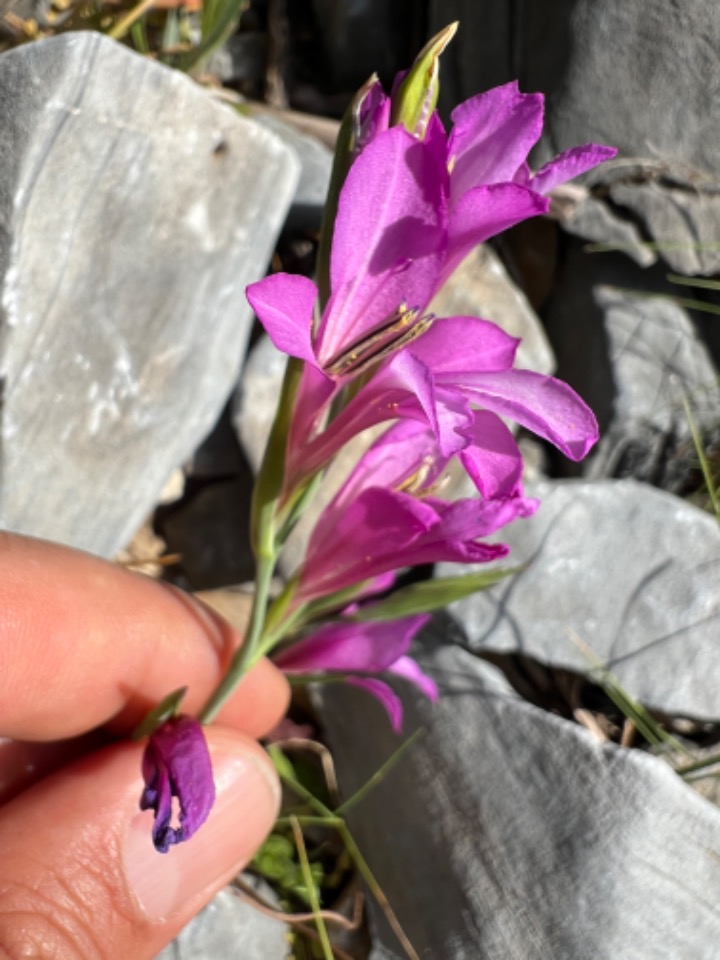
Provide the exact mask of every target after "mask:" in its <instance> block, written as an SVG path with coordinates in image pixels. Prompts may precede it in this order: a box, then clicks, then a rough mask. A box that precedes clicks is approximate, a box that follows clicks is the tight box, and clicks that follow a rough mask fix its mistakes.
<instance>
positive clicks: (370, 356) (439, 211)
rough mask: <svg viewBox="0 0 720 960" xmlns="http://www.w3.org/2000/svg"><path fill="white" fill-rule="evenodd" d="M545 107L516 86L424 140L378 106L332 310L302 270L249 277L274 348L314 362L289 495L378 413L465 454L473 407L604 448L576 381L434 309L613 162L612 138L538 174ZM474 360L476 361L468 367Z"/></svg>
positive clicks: (348, 206) (357, 179)
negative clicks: (349, 395) (482, 251)
mask: <svg viewBox="0 0 720 960" xmlns="http://www.w3.org/2000/svg"><path fill="white" fill-rule="evenodd" d="M377 102H378V103H382V102H383V101H382V100H381V99H378V101H377ZM543 107H544V105H543V97H542V95H541V94H523V93H520V91H519V90H518V87H517V83H510V84H506V85H505V86H502V87H497V88H496V89H494V90H490V91H489V92H487V93H484V94H481V95H479V96H477V97H473V98H471V99H470V100H468V101H467V102H465V103H464V104H462V105H461V106H459V107H458V108H457V109H456V110H455V111H454V112H453V115H452V119H453V126H452V129H451V131H450V134H449V135H447V134H446V133H445V130H444V129H443V126H442V123H441V121H440V119H439V117H438V116H437V113H433V114H432V116H431V118H430V122H429V123H428V124H427V125H426V128H425V135H424V137H423V138H422V139H420V138H419V137H418V136H416V135H413V134H411V133H410V132H408V131H407V130H406V129H405V127H404V126H401V125H398V126H390V127H385V123H386V120H385V118H386V116H387V111H384V112H383V115H382V122H379V123H377V124H375V125H374V126H373V127H372V136H370V137H369V138H368V142H367V143H366V145H365V146H364V148H363V149H362V150H361V152H360V153H359V155H358V156H357V158H356V159H355V160H354V162H353V164H352V166H351V168H350V170H349V173H348V175H347V178H346V179H345V182H344V185H343V187H342V190H341V191H340V197H339V202H338V209H337V217H336V219H335V224H334V233H333V241H332V251H331V256H330V297H329V300H328V303H327V306H326V308H325V309H324V311H323V312H322V315H321V316H320V317H319V318H318V317H315V319H314V311H315V309H316V301H317V289H316V287H315V284H313V283H312V281H311V280H308V279H307V278H305V277H298V276H291V275H288V274H283V273H278V274H275V275H273V276H270V277H267V278H265V279H264V280H262V281H260V282H259V283H255V284H251V285H250V286H249V287H248V290H247V296H248V300H249V301H250V303H251V305H252V307H253V308H254V310H255V312H256V314H257V316H258V318H259V319H260V321H261V323H262V324H263V326H264V327H265V329H266V330H267V332H268V334H269V335H270V337H271V339H272V340H273V342H274V343H275V345H276V346H277V347H278V348H279V349H280V350H282V351H283V352H285V353H288V354H289V355H290V356H293V357H297V358H299V359H301V360H303V361H305V373H304V376H303V381H302V384H301V387H300V390H299V394H298V397H297V403H296V416H295V418H294V423H293V427H292V430H291V433H290V438H289V443H288V451H287V479H286V492H287V490H288V489H292V488H293V486H296V485H298V484H299V483H301V482H302V481H303V479H304V478H305V477H307V476H308V475H310V474H312V473H313V472H315V471H316V470H318V469H320V468H321V467H322V466H324V465H325V464H326V463H327V462H328V461H329V460H330V458H331V457H332V456H333V455H334V454H335V452H336V451H337V450H338V449H339V447H340V446H342V445H343V444H344V443H345V442H346V441H347V439H348V438H349V437H350V436H352V435H353V434H355V433H357V432H359V430H362V429H365V428H366V427H369V426H372V425H374V424H376V423H379V422H382V421H384V420H389V419H396V418H398V417H409V418H411V419H416V420H421V421H423V422H424V423H426V424H429V425H430V426H431V428H432V429H433V430H434V432H435V434H436V437H437V439H438V441H439V442H440V443H441V445H442V446H443V448H444V450H445V452H446V453H452V452H455V450H457V449H459V448H461V447H462V445H463V440H462V431H463V428H464V427H467V426H468V424H469V423H470V420H471V414H470V404H475V405H478V406H480V407H482V408H483V409H484V410H488V411H492V412H494V413H495V414H498V415H499V416H503V417H511V418H512V419H514V420H516V421H517V422H518V423H520V424H521V425H522V426H524V427H526V428H528V429H530V430H533V431H535V432H536V433H538V434H539V435H540V436H542V437H544V438H545V439H547V440H549V441H550V442H552V443H554V444H556V445H557V446H558V447H559V449H560V450H561V451H562V452H563V453H565V455H566V456H569V457H571V458H572V459H581V458H582V457H583V456H584V455H585V454H586V453H587V451H588V450H589V448H590V447H591V446H592V445H593V444H594V442H595V440H596V439H597V425H596V422H595V418H594V416H593V415H592V413H591V411H590V410H588V408H587V407H586V406H585V404H584V403H583V402H582V400H580V398H579V397H577V395H576V394H575V393H574V392H573V391H572V390H571V389H570V388H569V387H568V386H566V385H565V384H563V383H561V382H559V381H557V380H555V379H553V378H551V377H545V376H541V375H540V374H536V373H533V372H531V371H525V370H514V369H511V368H512V363H513V358H514V348H513V349H512V350H511V351H510V352H508V351H505V352H501V353H500V354H497V353H496V352H494V351H493V349H492V347H491V348H490V351H489V353H488V352H487V351H488V346H489V341H492V340H493V337H495V339H497V338H499V337H500V336H501V334H500V331H497V334H493V333H492V332H491V330H490V328H491V327H493V325H492V324H489V323H487V322H486V321H480V320H477V319H476V318H471V317H451V318H445V319H443V318H434V317H432V316H430V315H429V314H428V313H427V306H428V304H429V303H430V301H431V299H432V297H433V296H434V294H435V293H436V292H437V291H438V290H439V289H440V287H441V286H442V285H443V283H444V282H445V281H446V280H447V279H448V277H449V276H450V274H451V273H452V272H453V270H454V269H455V268H456V267H457V266H458V265H459V263H460V262H461V261H462V260H463V259H464V257H465V256H466V255H467V254H468V253H469V252H470V251H471V250H472V249H473V248H474V247H475V246H477V244H479V243H481V242H483V241H485V240H487V239H488V238H489V237H491V236H493V235H495V234H496V233H499V232H500V231H502V230H505V229H507V228H508V227H511V226H513V225H515V224H517V223H519V222H520V221H522V220H525V219H527V218H528V217H533V216H536V215H537V214H541V213H545V212H546V211H547V210H548V208H549V201H548V200H547V198H546V196H545V194H546V193H547V192H548V191H549V190H551V189H552V188H553V187H556V186H558V185H559V184H561V183H564V182H565V181H566V180H568V179H571V178H572V177H575V176H578V175H579V174H581V173H584V172H586V171H587V170H590V169H591V168H592V167H594V166H596V165H597V164H599V163H601V162H603V161H605V160H607V159H609V158H611V157H612V156H614V154H615V151H614V150H613V149H612V148H609V147H604V146H600V145H596V144H587V145H585V146H581V147H576V148H573V149H571V150H568V151H566V152H564V153H562V154H560V155H559V156H558V157H556V158H555V159H554V160H552V161H550V162H549V163H548V164H546V165H545V166H544V167H543V168H542V169H541V170H540V171H538V172H537V173H535V174H533V172H532V171H531V170H530V167H529V166H528V163H527V157H528V154H529V152H530V150H531V148H532V147H533V146H534V145H535V143H536V142H537V140H538V139H539V137H540V134H541V131H542V119H543ZM495 329H496V330H497V328H495ZM506 339H507V340H509V339H510V338H506ZM431 344H432V349H431ZM439 344H441V349H439V350H438V349H437V345H439ZM477 359H479V360H480V365H478V364H477V363H471V362H470V361H471V360H472V361H475V360H477ZM369 371H372V372H373V374H374V375H373V376H372V378H371V379H370V382H368V383H366V384H365V385H364V386H363V388H362V389H361V390H360V391H359V393H358V394H357V395H356V396H355V397H354V399H353V400H351V401H350V403H348V404H347V406H346V407H345V408H344V409H343V410H342V411H341V412H340V413H339V415H338V416H337V417H336V418H335V420H334V421H333V422H332V423H331V424H330V426H329V428H328V429H326V430H324V431H322V427H323V425H324V422H323V417H324V413H325V412H326V411H327V410H328V408H329V404H330V402H331V401H332V400H333V399H334V397H335V396H336V395H337V394H338V393H339V392H340V391H341V390H342V389H343V387H344V386H345V385H346V384H347V383H348V382H349V381H351V380H353V379H354V378H356V377H358V376H361V375H365V374H367V373H368V372H369ZM321 431H322V432H321Z"/></svg>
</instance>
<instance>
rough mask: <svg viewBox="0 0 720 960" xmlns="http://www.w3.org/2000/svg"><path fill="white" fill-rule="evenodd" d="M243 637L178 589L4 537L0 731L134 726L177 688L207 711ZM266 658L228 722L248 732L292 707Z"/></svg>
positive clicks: (43, 734) (229, 708) (26, 734)
mask: <svg viewBox="0 0 720 960" xmlns="http://www.w3.org/2000/svg"><path fill="white" fill-rule="evenodd" d="M241 639H242V638H241V637H240V636H239V635H238V634H237V632H236V631H234V630H233V629H232V627H230V626H229V624H227V623H226V622H225V621H224V620H222V618H220V617H219V616H218V615H217V614H215V613H213V612H212V611H210V610H209V609H208V608H206V607H204V606H202V605H201V604H200V603H198V602H196V601H194V600H193V599H192V598H191V597H189V596H188V595H187V594H184V593H182V592H181V591H179V590H175V589H174V588H171V587H168V586H166V585H164V584H160V583H157V582H155V581H153V580H150V579H147V578H145V577H142V576H140V575H138V574H134V573H130V572H128V571H126V570H123V569H122V568H120V567H117V566H114V565H112V564H110V563H107V562H105V561H103V560H99V559H98V558H96V557H92V556H90V555H89V554H85V553H81V552H79V551H76V550H71V549H69V548H67V547H62V546H58V545H56V544H51V543H46V542H44V541H40V540H33V539H30V538H27V537H20V536H16V535H13V534H6V533H4V534H0V736H6V737H12V738H14V739H20V740H57V739H64V738H67V737H74V736H77V735H78V734H81V733H83V732H84V731H86V730H90V729H93V728H94V727H97V726H100V725H102V724H106V723H108V722H112V723H111V725H112V729H114V730H116V731H118V732H126V731H127V730H128V729H131V728H132V727H133V726H134V725H135V724H136V723H137V722H139V720H140V719H141V718H142V717H143V716H144V714H145V713H146V712H147V710H148V709H150V708H152V707H153V706H155V704H157V703H158V702H159V700H161V699H162V698H163V697H165V696H166V695H167V694H168V693H169V692H171V691H172V690H174V689H176V688H178V687H181V686H187V687H188V693H187V696H186V698H185V700H184V702H183V710H184V711H185V712H188V713H194V712H196V711H198V710H199V709H200V708H201V707H202V705H203V704H204V703H205V701H206V699H207V698H208V696H209V695H210V693H211V692H212V690H213V689H214V688H215V686H216V685H217V683H218V681H219V680H220V678H221V676H222V675H223V672H224V669H225V667H226V665H227V663H228V661H229V659H230V657H231V655H232V653H233V651H234V650H235V649H236V648H237V646H238V645H239V644H240V642H241ZM288 699H289V691H288V687H287V684H286V682H285V679H284V678H283V677H282V675H281V674H280V673H279V672H278V671H277V670H276V669H275V668H274V667H273V666H272V665H271V664H270V663H268V662H267V661H263V662H261V663H260V664H258V666H257V667H256V668H255V669H254V670H253V671H252V672H251V673H249V674H248V675H247V677H245V678H244V680H243V683H242V685H241V687H240V688H239V690H238V691H236V694H235V695H234V696H233V698H232V699H231V700H230V701H229V702H228V704H227V705H226V706H225V708H224V709H223V711H222V713H221V714H220V717H219V720H220V721H221V722H223V723H224V724H228V725H231V726H234V727H236V728H237V729H240V730H243V731H244V732H245V733H247V734H249V735H251V736H261V735H263V734H265V733H267V732H268V731H269V730H270V729H272V727H273V726H275V725H276V723H277V722H278V721H279V719H280V718H281V716H282V715H283V713H284V712H285V710H286V708H287V703H288Z"/></svg>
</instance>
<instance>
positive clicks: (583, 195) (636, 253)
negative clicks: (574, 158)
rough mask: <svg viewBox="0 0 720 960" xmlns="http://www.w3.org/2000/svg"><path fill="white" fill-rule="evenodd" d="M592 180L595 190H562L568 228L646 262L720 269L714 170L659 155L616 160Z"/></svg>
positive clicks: (719, 190) (686, 270) (559, 198)
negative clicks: (702, 170) (696, 168)
mask: <svg viewBox="0 0 720 960" xmlns="http://www.w3.org/2000/svg"><path fill="white" fill-rule="evenodd" d="M587 179H588V183H589V184H590V185H591V186H592V189H588V188H587V187H579V186H577V185H575V184H569V185H567V186H563V187H560V188H558V189H557V190H556V194H555V198H554V204H553V212H554V213H555V214H556V215H557V216H558V219H559V220H560V222H561V223H562V225H563V226H564V227H565V229H566V230H569V231H570V232H571V233H574V234H577V235H578V236H581V237H584V238H585V239H587V240H595V241H597V242H598V243H600V244H602V245H604V246H606V247H608V248H616V249H618V250H622V251H623V252H625V253H627V254H629V255H630V256H631V257H633V259H635V260H636V261H637V262H638V263H639V264H640V265H641V266H648V265H649V264H652V263H655V262H656V261H657V260H658V259H662V260H664V261H665V263H667V264H668V265H669V266H670V267H672V269H673V270H676V271H678V272H679V273H683V274H686V275H692V276H694V275H697V274H713V273H717V272H718V271H719V270H720V244H718V242H717V236H718V230H720V183H719V182H718V181H717V179H716V178H715V177H714V175H710V174H703V173H698V172H697V171H694V170H692V169H681V167H680V165H679V164H678V165H676V166H675V168H671V167H670V166H669V165H668V164H665V163H661V162H660V161H657V160H613V161H612V162H610V163H608V164H605V165H604V166H602V167H600V168H598V169H597V170H596V171H594V172H593V173H592V174H590V175H589V176H588V178H587ZM648 241H651V242H648Z"/></svg>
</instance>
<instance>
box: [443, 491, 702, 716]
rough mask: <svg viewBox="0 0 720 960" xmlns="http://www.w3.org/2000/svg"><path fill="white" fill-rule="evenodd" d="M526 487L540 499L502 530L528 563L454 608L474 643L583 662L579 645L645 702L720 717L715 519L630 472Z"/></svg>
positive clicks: (573, 664) (574, 664) (582, 665)
mask: <svg viewBox="0 0 720 960" xmlns="http://www.w3.org/2000/svg"><path fill="white" fill-rule="evenodd" d="M528 492H529V493H530V494H531V495H533V496H537V497H539V498H540V500H541V507H540V509H539V510H538V512H537V513H536V515H535V516H534V517H532V518H531V519H529V520H524V521H519V522H517V523H515V524H512V525H511V526H509V527H507V528H506V529H505V530H503V531H502V532H501V534H499V535H498V538H499V539H501V540H502V541H503V542H504V543H508V544H509V545H510V547H511V554H510V558H509V561H510V563H511V564H513V565H515V564H527V565H528V566H527V568H526V569H525V570H524V571H522V572H521V573H519V574H517V575H516V576H514V577H512V578H510V579H508V580H505V581H502V582H501V583H500V584H498V585H496V586H495V587H493V588H492V589H491V590H488V591H486V592H484V593H479V594H476V595H475V596H473V597H470V598H468V599H466V600H463V601H460V602H459V603H456V604H453V606H452V608H451V610H452V615H453V617H454V618H455V620H456V622H457V623H458V624H459V625H460V626H461V627H462V629H463V630H464V632H465V633H466V634H467V637H468V639H469V642H470V644H471V645H472V647H473V649H476V650H478V651H480V650H482V651H494V652H504V653H510V652H513V653H522V654H525V655H527V656H530V657H534V658H535V659H537V660H540V661H541V662H543V663H546V664H552V665H554V666H556V667H563V668H567V669H571V670H576V671H579V672H585V673H587V672H589V671H590V670H591V669H592V667H593V662H592V659H591V657H590V656H589V655H588V652H587V651H586V650H585V649H584V648H583V644H584V645H587V647H589V648H590V650H591V651H592V653H593V654H594V655H595V657H597V658H598V659H599V660H600V661H602V662H603V663H605V664H606V665H607V667H608V668H609V669H610V670H611V671H612V673H613V674H614V675H615V676H616V677H617V678H618V679H619V681H620V683H621V684H622V686H623V687H624V688H625V689H626V690H627V691H628V692H629V693H630V694H632V695H633V696H634V697H636V698H637V699H638V700H640V701H641V702H642V703H644V704H646V705H647V706H650V707H654V708H657V709H659V710H662V711H664V712H666V713H670V714H677V715H680V716H689V717H694V718H698V719H707V720H714V721H717V720H718V719H720V648H718V644H717V632H718V626H719V625H720V593H718V589H717V576H718V570H719V569H720V529H719V528H718V524H717V522H716V521H715V520H714V518H712V517H711V516H710V515H709V514H706V513H703V512H702V511H700V510H698V509H697V508H696V507H693V506H690V505H689V504H687V503H685V502H684V501H682V500H680V499H679V498H677V497H674V496H671V495H670V494H667V493H664V492H662V491H659V490H655V489H653V488H651V487H648V486H645V485H643V484H640V483H635V482H634V481H630V480H626V481H614V482H612V481H606V482H597V483H585V482H582V481H566V482H564V483H563V482H556V483H540V484H537V485H536V486H534V487H531V488H530V489H529V491H528ZM505 563H506V564H507V561H505ZM437 572H438V575H439V576H448V575H453V574H456V573H457V566H456V565H453V564H441V565H440V566H439V568H438V571H437Z"/></svg>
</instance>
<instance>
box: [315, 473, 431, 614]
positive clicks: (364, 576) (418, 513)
mask: <svg viewBox="0 0 720 960" xmlns="http://www.w3.org/2000/svg"><path fill="white" fill-rule="evenodd" d="M437 519H438V518H437V513H436V511H435V510H434V509H433V508H432V507H430V506H428V505H426V504H425V503H424V502H423V501H420V500H416V499H415V498H414V497H411V496H408V495H406V494H402V493H394V492H392V491H390V490H384V489H382V488H376V487H373V488H371V489H369V490H365V491H364V492H363V493H362V494H361V495H360V496H359V497H358V498H357V499H356V500H354V501H353V502H352V503H351V504H350V505H349V506H347V507H346V508H342V509H341V508H338V509H329V508H328V509H326V510H325V511H324V512H323V513H322V514H321V515H320V518H319V520H318V523H317V526H316V527H315V530H314V532H313V534H312V537H311V538H310V543H309V544H308V550H307V556H306V560H305V564H304V567H303V571H302V574H301V579H300V585H299V588H298V593H297V598H298V599H302V600H304V601H305V600H309V599H311V598H312V597H316V596H319V595H321V594H325V593H334V592H335V591H336V590H342V589H343V588H344V587H349V586H352V585H353V584H356V583H361V582H362V581H364V580H368V579H370V578H371V577H375V576H377V575H378V574H380V573H385V572H386V571H388V570H394V569H396V568H397V567H401V566H404V563H403V561H402V556H403V551H404V550H406V549H408V547H409V546H410V545H411V544H412V543H413V541H415V540H416V539H417V538H418V537H420V536H421V535H422V534H423V533H424V532H425V531H426V530H428V529H429V528H430V527H432V525H433V524H434V523H436V522H437ZM396 558H398V559H397V562H396Z"/></svg>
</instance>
